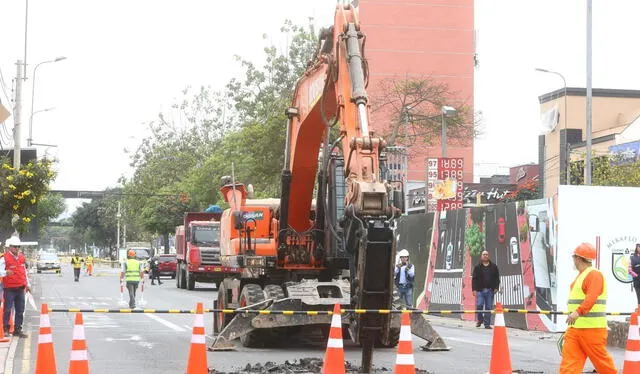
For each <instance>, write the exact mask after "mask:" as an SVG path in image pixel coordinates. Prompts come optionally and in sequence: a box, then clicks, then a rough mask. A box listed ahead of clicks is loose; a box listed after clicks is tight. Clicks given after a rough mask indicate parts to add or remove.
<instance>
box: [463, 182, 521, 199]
mask: <svg viewBox="0 0 640 374" xmlns="http://www.w3.org/2000/svg"><path fill="white" fill-rule="evenodd" d="M516 188H517V186H516V185H515V184H485V183H467V184H465V185H464V194H463V201H464V203H465V204H475V203H476V201H477V200H476V199H477V196H478V194H479V193H482V197H481V201H482V203H483V204H496V203H499V202H500V201H502V199H503V198H504V196H505V195H506V194H508V193H509V192H511V191H514V190H515V189H516Z"/></svg>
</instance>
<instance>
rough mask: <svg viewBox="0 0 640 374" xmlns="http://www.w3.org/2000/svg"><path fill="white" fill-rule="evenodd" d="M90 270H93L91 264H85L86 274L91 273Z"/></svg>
mask: <svg viewBox="0 0 640 374" xmlns="http://www.w3.org/2000/svg"><path fill="white" fill-rule="evenodd" d="M92 271H93V264H88V265H87V274H89V275H91V272H92Z"/></svg>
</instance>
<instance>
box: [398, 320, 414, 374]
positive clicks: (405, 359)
mask: <svg viewBox="0 0 640 374" xmlns="http://www.w3.org/2000/svg"><path fill="white" fill-rule="evenodd" d="M415 372H416V361H415V358H414V357H413V340H412V338H411V316H410V315H409V313H402V319H401V323H400V339H399V340H398V355H397V356H396V370H395V371H394V373H395V374H414V373H415Z"/></svg>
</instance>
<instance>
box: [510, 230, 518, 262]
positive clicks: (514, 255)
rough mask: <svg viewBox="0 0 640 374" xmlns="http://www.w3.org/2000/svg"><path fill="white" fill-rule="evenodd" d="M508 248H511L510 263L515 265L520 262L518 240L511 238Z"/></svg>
mask: <svg viewBox="0 0 640 374" xmlns="http://www.w3.org/2000/svg"><path fill="white" fill-rule="evenodd" d="M509 246H510V248H511V263H512V264H514V265H515V264H517V263H518V261H519V260H520V251H519V250H518V239H516V238H515V237H511V240H510V241H509Z"/></svg>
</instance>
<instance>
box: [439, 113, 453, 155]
mask: <svg viewBox="0 0 640 374" xmlns="http://www.w3.org/2000/svg"><path fill="white" fill-rule="evenodd" d="M455 113H456V108H453V107H450V106H446V105H443V106H442V111H441V112H440V122H441V126H442V157H443V158H445V157H447V124H446V123H445V120H444V117H445V116H447V115H450V114H455Z"/></svg>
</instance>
